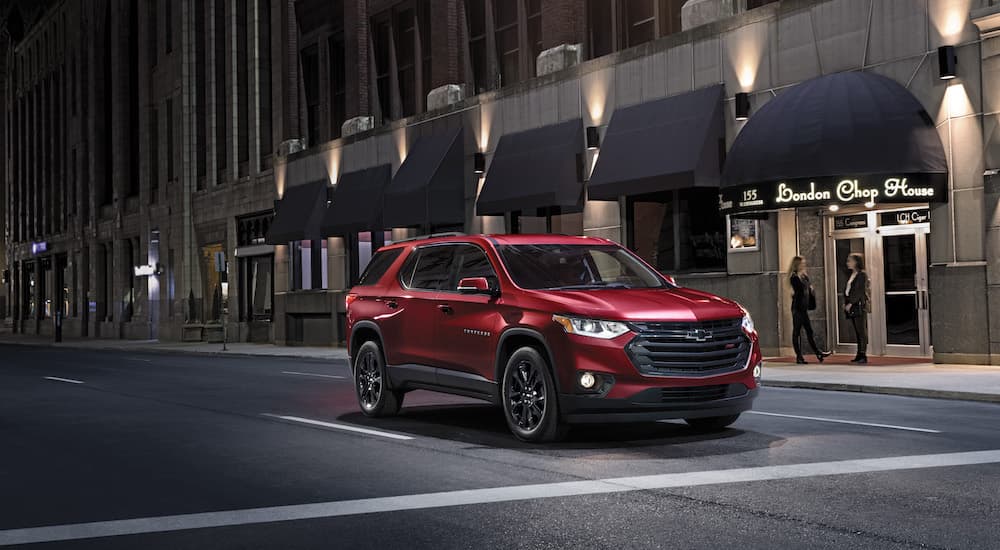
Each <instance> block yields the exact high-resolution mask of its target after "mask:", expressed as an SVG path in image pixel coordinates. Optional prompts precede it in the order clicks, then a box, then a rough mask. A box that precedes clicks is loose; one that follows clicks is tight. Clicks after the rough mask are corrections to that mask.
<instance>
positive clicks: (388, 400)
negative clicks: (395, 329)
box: [354, 340, 403, 417]
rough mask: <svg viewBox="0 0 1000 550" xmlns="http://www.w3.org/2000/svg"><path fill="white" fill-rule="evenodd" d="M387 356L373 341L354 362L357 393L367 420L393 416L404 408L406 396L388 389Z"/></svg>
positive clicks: (363, 347)
mask: <svg viewBox="0 0 1000 550" xmlns="http://www.w3.org/2000/svg"><path fill="white" fill-rule="evenodd" d="M388 382H389V376H388V372H387V371H386V368H385V355H383V354H382V348H381V347H379V345H378V343H377V342H375V341H373V340H369V341H367V342H365V343H364V344H361V347H360V348H358V353H357V354H356V356H355V358H354V389H355V393H356V394H357V397H358V405H360V406H361V412H363V413H364V414H365V416H371V417H382V416H392V415H394V414H396V413H397V412H399V408H400V407H401V406H402V405H403V393H402V392H398V391H393V390H392V389H391V388H389V385H388Z"/></svg>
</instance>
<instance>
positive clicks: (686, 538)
mask: <svg viewBox="0 0 1000 550" xmlns="http://www.w3.org/2000/svg"><path fill="white" fill-rule="evenodd" d="M761 413H766V414H761ZM803 417H806V418H803ZM25 541H37V542H36V544H33V545H31V546H30V547H31V548H87V549H91V548H101V549H104V548H128V549H133V548H172V549H173V548H206V549H209V548H210V549H223V548H282V549H285V548H351V549H354V548H359V549H360V548H380V549H385V548H407V549H410V548H471V547H480V548H570V547H576V548H609V549H611V548H614V549H617V548H723V547H735V548H741V549H751V548H805V547H809V548H838V549H842V548H879V549H882V548H997V547H998V546H1000V542H998V541H1000V406H998V405H991V404H983V403H966V402H959V401H943V400H942V401H938V400H928V399H917V398H906V397H892V396H879V395H868V394H853V393H836V392H821V391H809V390H792V389H777V388H768V389H765V390H764V391H763V393H762V395H761V397H760V398H759V399H758V401H757V405H756V413H755V414H747V415H744V417H743V418H741V419H740V421H739V422H738V423H736V424H735V426H734V427H733V428H731V429H729V430H726V431H724V432H720V433H717V434H710V435H704V434H698V433H696V432H694V431H692V430H690V429H689V428H687V427H686V426H684V425H683V424H681V423H653V424H643V425H634V426H609V427H588V428H581V429H576V430H574V431H573V432H572V433H571V435H570V438H569V440H568V441H566V442H563V443H560V444H556V445H547V446H539V445H529V444H524V443H520V442H518V441H516V440H514V439H513V438H512V436H511V435H510V434H509V433H508V432H507V430H506V426H505V425H504V422H503V419H502V417H501V416H500V412H499V411H498V410H497V409H494V408H492V407H489V406H486V405H481V404H479V403H477V402H474V401H472V400H466V399H462V398H456V397H449V396H442V395H437V394H432V393H425V392H414V393H411V394H409V395H408V396H407V399H406V403H405V404H404V408H403V411H402V414H401V416H399V417H397V418H393V419H386V420H378V421H372V420H369V419H366V418H364V417H363V416H361V414H360V412H359V411H358V409H357V406H356V404H355V401H354V394H353V391H352V386H351V381H350V376H349V371H348V368H347V365H346V364H345V363H343V362H335V363H328V362H327V363H324V362H313V361H304V360H291V359H274V358H260V359H258V358H249V357H232V358H229V357H205V356H188V355H165V354H144V353H121V352H103V351H77V350H54V349H47V348H32V347H20V346H0V546H2V545H5V544H19V543H23V542H25Z"/></svg>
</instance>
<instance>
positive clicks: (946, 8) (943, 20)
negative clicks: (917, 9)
mask: <svg viewBox="0 0 1000 550" xmlns="http://www.w3.org/2000/svg"><path fill="white" fill-rule="evenodd" d="M935 6H936V7H935ZM970 9H972V0H947V1H945V2H939V3H934V2H932V3H931V8H930V14H929V15H930V20H931V24H932V25H934V28H935V29H936V30H937V32H938V34H940V35H941V40H942V43H943V44H954V43H957V42H959V41H960V39H961V38H962V31H964V30H965V26H966V24H968V23H969V10H970Z"/></svg>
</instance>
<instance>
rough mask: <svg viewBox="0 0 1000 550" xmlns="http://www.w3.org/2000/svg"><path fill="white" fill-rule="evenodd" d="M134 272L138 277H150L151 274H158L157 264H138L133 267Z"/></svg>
mask: <svg viewBox="0 0 1000 550" xmlns="http://www.w3.org/2000/svg"><path fill="white" fill-rule="evenodd" d="M132 272H133V273H135V276H136V277H149V276H150V275H155V274H156V266H155V265H137V266H135V267H133V268H132Z"/></svg>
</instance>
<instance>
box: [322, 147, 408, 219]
mask: <svg viewBox="0 0 1000 550" xmlns="http://www.w3.org/2000/svg"><path fill="white" fill-rule="evenodd" d="M391 174H392V167H391V166H389V165H388V164H382V165H379V166H375V167H372V168H366V169H364V170H358V171H356V172H346V173H344V174H341V175H340V179H339V180H338V181H337V185H336V187H335V188H334V191H333V204H331V205H330V208H328V209H327V210H326V216H325V217H324V218H323V223H322V225H321V227H320V230H321V232H322V234H323V236H325V237H334V236H344V235H349V234H351V233H357V232H360V231H378V230H380V229H382V194H383V192H384V191H385V186H386V185H387V184H388V183H389V178H390V176H391Z"/></svg>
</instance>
